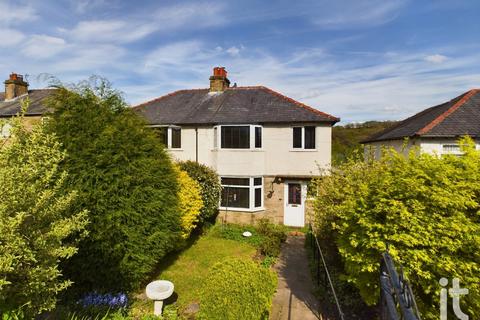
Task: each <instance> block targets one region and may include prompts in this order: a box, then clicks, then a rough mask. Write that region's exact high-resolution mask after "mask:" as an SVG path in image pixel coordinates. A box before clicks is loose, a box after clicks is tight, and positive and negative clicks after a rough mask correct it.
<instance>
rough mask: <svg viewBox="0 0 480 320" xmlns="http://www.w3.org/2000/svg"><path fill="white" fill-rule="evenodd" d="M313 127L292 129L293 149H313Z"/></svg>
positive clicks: (314, 146)
mask: <svg viewBox="0 0 480 320" xmlns="http://www.w3.org/2000/svg"><path fill="white" fill-rule="evenodd" d="M315 148H316V144H315V127H314V126H306V127H293V149H310V150H312V149H315Z"/></svg>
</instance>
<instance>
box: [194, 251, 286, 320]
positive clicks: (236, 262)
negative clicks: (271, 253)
mask: <svg viewBox="0 0 480 320" xmlns="http://www.w3.org/2000/svg"><path fill="white" fill-rule="evenodd" d="M276 287H277V276H276V274H275V273H274V272H273V271H272V270H270V269H269V268H264V267H262V266H260V265H258V264H257V263H255V262H253V261H251V260H240V259H238V258H230V259H226V260H224V261H221V262H219V263H216V264H215V265H214V266H213V267H212V270H211V271H210V274H209V276H208V277H207V279H206V281H205V285H204V286H203V288H202V292H201V295H200V297H201V298H200V311H199V313H198V315H197V319H225V320H237V319H249V320H255V319H268V313H269V310H270V307H271V306H272V298H273V294H274V293H275V289H276Z"/></svg>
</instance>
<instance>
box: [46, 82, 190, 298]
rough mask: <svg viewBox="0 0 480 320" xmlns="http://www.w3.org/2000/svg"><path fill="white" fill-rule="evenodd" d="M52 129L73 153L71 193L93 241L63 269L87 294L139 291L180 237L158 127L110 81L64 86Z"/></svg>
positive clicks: (171, 176) (69, 156)
mask: <svg viewBox="0 0 480 320" xmlns="http://www.w3.org/2000/svg"><path fill="white" fill-rule="evenodd" d="M47 106H48V107H49V108H51V109H52V110H53V113H52V114H51V115H50V118H49V121H48V125H49V128H50V130H51V132H53V133H55V134H56V136H57V137H58V139H59V140H60V141H61V143H62V145H63V148H64V150H65V152H66V157H65V160H64V161H63V163H62V168H63V169H65V170H67V171H68V172H70V175H69V176H68V178H67V182H66V184H65V186H66V189H67V190H77V191H78V195H79V196H78V201H77V203H76V206H77V208H81V209H88V211H89V218H90V221H91V224H90V225H89V227H88V232H89V236H88V238H86V239H85V240H84V241H82V242H81V243H80V247H79V253H78V255H76V256H75V257H74V258H73V259H72V260H70V262H69V263H67V264H66V265H65V266H64V269H65V274H66V275H68V276H69V277H70V278H71V279H72V280H73V281H74V282H75V284H76V286H77V287H81V288H82V289H83V290H98V291H104V290H129V289H131V288H135V287H138V286H139V285H140V284H141V283H142V282H143V281H144V280H145V279H146V278H147V277H148V275H149V274H150V273H151V272H152V271H153V269H154V268H155V266H156V264H157V263H158V261H159V260H161V259H162V257H163V256H165V254H167V253H168V252H169V251H171V250H173V249H174V248H175V247H176V243H177V242H178V239H180V236H181V226H180V215H179V213H178V208H177V204H178V198H177V194H178V184H177V176H176V174H175V171H174V170H173V167H172V166H173V164H172V162H171V160H170V158H169V156H168V155H167V153H166V151H165V150H164V149H163V147H162V145H161V143H160V142H159V141H158V139H157V138H156V136H155V134H154V133H153V132H152V130H151V129H150V128H148V127H146V124H145V122H144V120H143V119H140V118H139V117H138V116H136V115H135V114H134V113H133V111H132V110H131V109H130V108H128V106H127V105H126V103H125V102H124V101H123V99H122V97H121V96H120V95H119V94H118V93H117V92H115V91H114V90H111V89H110V88H109V86H108V84H107V83H106V82H105V81H99V82H96V83H93V84H92V85H90V84H88V83H87V85H82V86H79V87H75V88H68V89H67V88H64V87H60V88H59V89H58V90H57V91H56V93H55V94H54V95H53V97H52V98H50V99H49V101H48V103H47Z"/></svg>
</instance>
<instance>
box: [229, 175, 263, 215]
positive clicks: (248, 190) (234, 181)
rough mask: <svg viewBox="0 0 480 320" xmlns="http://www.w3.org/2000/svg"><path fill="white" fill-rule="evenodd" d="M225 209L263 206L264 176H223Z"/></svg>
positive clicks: (250, 208)
mask: <svg viewBox="0 0 480 320" xmlns="http://www.w3.org/2000/svg"><path fill="white" fill-rule="evenodd" d="M221 183H222V187H223V189H222V199H221V208H223V209H232V208H234V209H243V210H247V211H253V210H261V209H262V208H263V178H262V177H248V178H237V177H235V178H233V177H222V178H221Z"/></svg>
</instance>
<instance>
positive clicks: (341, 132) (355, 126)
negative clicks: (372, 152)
mask: <svg viewBox="0 0 480 320" xmlns="http://www.w3.org/2000/svg"><path fill="white" fill-rule="evenodd" d="M396 123H398V121H367V122H364V123H351V124H346V125H344V126H335V127H333V130H332V162H333V164H338V163H341V162H343V161H345V159H347V158H348V157H349V156H350V155H352V154H353V153H354V152H355V150H359V151H363V150H361V145H360V141H362V140H365V139H366V138H368V137H370V136H371V135H373V134H375V133H377V132H380V131H382V130H385V129H386V128H389V127H391V126H393V125H395V124H396Z"/></svg>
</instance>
